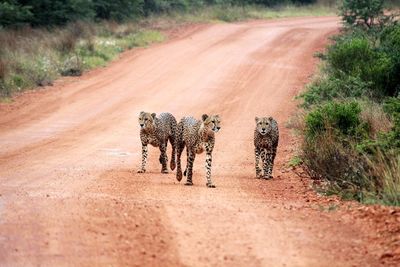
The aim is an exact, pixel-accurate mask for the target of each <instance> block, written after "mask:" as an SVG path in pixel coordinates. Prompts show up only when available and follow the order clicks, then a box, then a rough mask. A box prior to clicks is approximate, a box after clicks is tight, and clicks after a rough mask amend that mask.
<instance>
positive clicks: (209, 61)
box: [0, 17, 400, 266]
mask: <svg viewBox="0 0 400 267" xmlns="http://www.w3.org/2000/svg"><path fill="white" fill-rule="evenodd" d="M338 27H339V20H338V19H337V18H334V17H326V18H296V19H284V20H276V21H267V22H260V21H258V22H248V23H238V24H217V25H206V26H204V25H203V26H193V27H191V28H190V29H189V31H188V30H187V29H186V30H185V31H183V32H182V33H179V32H178V33H177V32H174V34H175V37H174V38H173V39H172V40H170V41H168V42H166V43H164V44H159V45H155V46H152V47H150V48H147V49H139V50H133V51H129V52H127V53H124V54H123V55H122V57H121V59H120V60H118V61H115V62H113V63H112V64H110V66H109V67H107V68H103V69H98V70H95V71H92V72H90V73H87V74H85V75H84V76H82V77H80V78H74V79H63V80H60V81H58V82H57V83H56V85H55V86H53V87H52V88H45V89H43V90H40V91H33V92H28V93H25V94H23V95H22V96H20V97H18V98H17V99H16V101H15V102H14V103H12V104H1V106H0V265H1V266H78V265H79V266H378V265H384V264H387V265H390V264H392V265H395V264H396V263H395V261H394V260H395V259H397V258H396V257H397V255H398V254H397V253H399V254H400V251H397V252H396V248H398V247H399V243H400V241H399V240H400V237H399V233H400V229H399V228H398V227H397V226H398V224H400V212H399V210H396V209H390V208H387V209H382V208H379V207H378V208H376V207H362V206H360V205H358V204H356V203H352V202H341V201H339V200H338V199H336V198H324V197H320V196H318V195H316V194H315V193H314V192H313V190H311V189H310V186H309V184H310V181H309V180H308V179H307V177H305V176H304V173H303V172H302V171H301V169H295V170H293V169H290V168H288V167H287V163H288V161H289V160H290V158H291V157H292V156H293V154H294V153H295V150H296V143H297V142H296V140H295V138H294V137H293V136H292V135H291V134H290V130H288V129H287V128H286V127H285V124H286V122H287V121H288V120H289V118H290V116H292V115H293V114H295V113H296V102H295V101H294V96H295V95H296V94H297V93H298V92H299V91H300V90H301V89H302V87H303V86H304V84H305V83H306V82H307V81H308V79H309V77H310V75H311V74H312V73H313V72H314V70H315V67H316V63H317V61H316V59H314V58H313V53H314V52H316V51H318V50H321V49H323V47H324V46H325V45H326V43H327V42H328V39H327V37H328V36H329V35H331V34H333V33H335V32H336V31H337V29H338ZM142 110H144V111H150V112H157V113H160V112H163V111H168V112H171V113H173V114H174V115H175V116H176V117H177V119H180V118H181V117H182V116H185V115H193V116H196V117H200V116H201V114H203V113H217V114H220V115H221V117H222V129H221V131H220V132H219V133H218V134H217V136H216V147H215V150H214V155H213V169H212V172H213V173H212V175H213V180H214V182H215V184H216V185H217V188H215V189H209V188H206V186H205V183H206V181H205V178H204V175H205V170H204V167H203V166H204V160H205V157H204V155H200V156H198V157H197V158H196V161H195V173H194V183H195V185H194V186H193V187H185V186H184V185H183V183H178V182H177V181H176V180H175V173H174V172H170V173H169V174H160V165H159V163H158V155H159V152H158V150H157V149H155V148H150V153H149V154H150V159H149V164H148V173H146V174H138V173H136V171H137V170H138V168H139V166H140V160H141V154H140V153H141V145H140V141H139V127H138V124H137V115H138V113H139V112H140V111H142ZM255 116H274V117H275V118H276V119H277V120H278V122H279V124H280V130H281V138H280V144H279V148H278V156H277V161H276V167H275V170H274V176H275V178H274V179H273V180H269V181H264V180H258V179H255V177H254V176H255V173H254V159H253V157H254V156H253V143H252V140H253V129H254V117H255ZM375 208H376V210H377V211H376V210H375V211H374V212H371V210H373V209H375ZM371 214H375V215H374V216H375V217H371ZM376 214H378V215H376ZM371 218H372V219H371ZM374 218H380V220H381V221H379V222H377V220H375V219H374ZM382 220H383V221H382ZM396 225H397V226H396ZM389 226H390V227H391V228H390V227H389ZM396 227H397V228H396Z"/></svg>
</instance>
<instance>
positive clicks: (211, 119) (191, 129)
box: [176, 114, 221, 187]
mask: <svg viewBox="0 0 400 267" xmlns="http://www.w3.org/2000/svg"><path fill="white" fill-rule="evenodd" d="M220 123H221V120H220V117H219V116H218V115H211V116H208V115H206V114H204V115H203V116H202V120H196V119H195V118H193V117H184V118H182V120H181V121H180V122H179V123H178V128H177V137H176V142H177V146H176V149H177V151H176V154H177V170H176V179H177V180H178V181H181V180H182V168H181V154H182V151H183V149H184V148H185V147H186V153H187V165H186V170H185V172H184V175H185V176H186V177H187V181H186V183H185V185H193V181H192V175H193V162H194V159H195V157H196V154H200V153H202V152H204V151H205V152H206V166H205V167H206V179H207V184H206V185H207V187H215V185H214V184H213V183H212V181H211V162H212V151H213V149H214V144H215V133H216V132H218V131H219V130H220V129H221V127H220Z"/></svg>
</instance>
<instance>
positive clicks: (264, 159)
mask: <svg viewBox="0 0 400 267" xmlns="http://www.w3.org/2000/svg"><path fill="white" fill-rule="evenodd" d="M260 156H261V162H262V171H263V174H262V176H261V178H263V179H268V175H267V173H268V161H267V150H266V149H262V150H261V155H260Z"/></svg>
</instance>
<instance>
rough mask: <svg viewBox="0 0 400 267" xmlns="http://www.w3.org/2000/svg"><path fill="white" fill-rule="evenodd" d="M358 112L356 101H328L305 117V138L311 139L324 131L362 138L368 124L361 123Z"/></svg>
mask: <svg viewBox="0 0 400 267" xmlns="http://www.w3.org/2000/svg"><path fill="white" fill-rule="evenodd" d="M360 113H361V108H360V106H359V104H358V103H357V102H348V103H346V102H344V103H336V102H328V103H327V104H325V105H323V106H321V107H318V108H316V109H315V110H313V111H311V112H310V113H308V114H307V116H306V117H305V136H306V139H308V140H313V139H315V138H316V137H317V136H319V135H321V134H323V133H325V132H330V133H332V134H333V135H338V136H345V137H346V136H348V137H351V138H354V139H360V138H363V137H365V136H366V134H367V132H368V131H367V130H368V125H367V124H365V123H362V121H361V119H360Z"/></svg>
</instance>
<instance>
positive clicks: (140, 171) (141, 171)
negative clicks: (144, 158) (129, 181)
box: [138, 169, 146, 173]
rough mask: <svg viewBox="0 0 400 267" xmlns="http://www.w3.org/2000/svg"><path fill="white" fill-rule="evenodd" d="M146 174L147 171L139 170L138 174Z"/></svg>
mask: <svg viewBox="0 0 400 267" xmlns="http://www.w3.org/2000/svg"><path fill="white" fill-rule="evenodd" d="M145 172H146V170H143V169H142V170H138V173H145Z"/></svg>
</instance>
